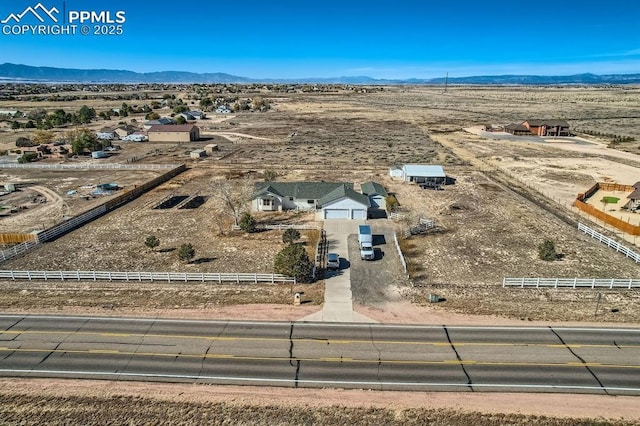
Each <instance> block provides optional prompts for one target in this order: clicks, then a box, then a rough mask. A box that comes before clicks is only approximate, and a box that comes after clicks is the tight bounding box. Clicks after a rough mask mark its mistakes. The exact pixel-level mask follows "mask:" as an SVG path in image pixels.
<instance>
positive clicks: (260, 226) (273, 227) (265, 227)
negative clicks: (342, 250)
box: [231, 223, 322, 231]
mask: <svg viewBox="0 0 640 426" xmlns="http://www.w3.org/2000/svg"><path fill="white" fill-rule="evenodd" d="M256 229H260V230H269V231H284V230H286V229H301V230H308V229H315V230H318V231H320V230H322V226H318V225H291V224H281V223H278V224H274V225H271V224H258V225H256ZM231 230H233V231H240V230H241V228H240V227H239V226H238V225H231Z"/></svg>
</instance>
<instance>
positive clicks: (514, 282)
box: [502, 278, 640, 289]
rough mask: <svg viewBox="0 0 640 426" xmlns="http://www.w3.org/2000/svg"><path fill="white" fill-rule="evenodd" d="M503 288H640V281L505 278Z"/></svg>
mask: <svg viewBox="0 0 640 426" xmlns="http://www.w3.org/2000/svg"><path fill="white" fill-rule="evenodd" d="M502 287H520V288H540V287H553V288H609V289H614V288H625V289H632V288H640V280H639V279H633V278H630V279H615V278H504V279H503V280H502Z"/></svg>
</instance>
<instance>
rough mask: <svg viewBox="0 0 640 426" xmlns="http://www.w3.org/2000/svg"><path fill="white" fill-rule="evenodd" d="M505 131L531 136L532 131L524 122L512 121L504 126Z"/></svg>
mask: <svg viewBox="0 0 640 426" xmlns="http://www.w3.org/2000/svg"><path fill="white" fill-rule="evenodd" d="M504 131H505V132H507V133H511V134H512V135H516V136H527V135H529V136H531V131H530V130H529V128H528V127H527V126H525V125H524V124H516V123H510V124H507V125H506V126H504Z"/></svg>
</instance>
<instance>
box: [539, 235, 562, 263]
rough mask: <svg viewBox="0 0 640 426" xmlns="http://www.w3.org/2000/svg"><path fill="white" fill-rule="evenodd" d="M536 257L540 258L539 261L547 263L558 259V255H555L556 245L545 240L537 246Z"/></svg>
mask: <svg viewBox="0 0 640 426" xmlns="http://www.w3.org/2000/svg"><path fill="white" fill-rule="evenodd" d="M538 257H540V260H545V261H547V262H551V261H554V260H556V259H557V258H558V253H556V245H555V244H554V243H553V241H551V240H545V241H544V242H543V243H542V244H540V245H539V246H538Z"/></svg>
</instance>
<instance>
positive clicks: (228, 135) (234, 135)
mask: <svg viewBox="0 0 640 426" xmlns="http://www.w3.org/2000/svg"><path fill="white" fill-rule="evenodd" d="M207 134H209V135H214V136H224V137H226V138H227V139H229V140H230V141H234V142H235V141H237V140H239V139H240V138H245V139H254V140H260V141H273V139H271V138H264V137H261V136H252V135H248V134H246V133H237V132H207Z"/></svg>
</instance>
